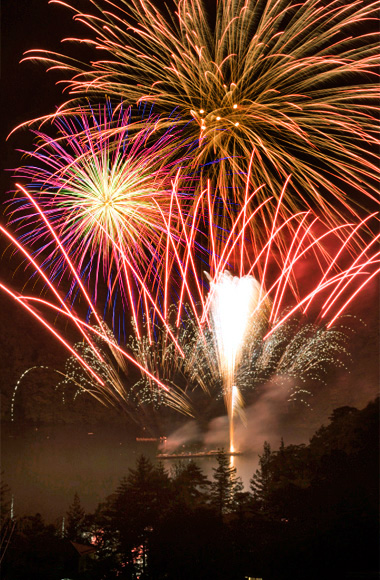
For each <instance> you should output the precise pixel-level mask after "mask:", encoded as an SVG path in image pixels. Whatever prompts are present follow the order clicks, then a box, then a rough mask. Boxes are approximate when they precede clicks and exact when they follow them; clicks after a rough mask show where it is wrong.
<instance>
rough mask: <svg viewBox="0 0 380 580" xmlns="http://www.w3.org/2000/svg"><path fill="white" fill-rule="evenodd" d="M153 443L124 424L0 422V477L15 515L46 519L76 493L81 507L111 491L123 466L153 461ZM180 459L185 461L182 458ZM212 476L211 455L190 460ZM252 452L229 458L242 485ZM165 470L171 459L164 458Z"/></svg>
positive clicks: (125, 472)
mask: <svg viewBox="0 0 380 580" xmlns="http://www.w3.org/2000/svg"><path fill="white" fill-rule="evenodd" d="M158 445H159V442H156V441H136V438H135V436H132V435H131V434H130V433H128V429H127V427H125V428H124V429H123V428H120V427H119V426H118V427H117V428H116V427H109V426H107V427H105V428H103V429H98V428H94V427H91V429H88V428H86V427H78V426H69V425H63V426H58V425H57V426H54V427H40V428H38V429H37V430H36V429H32V428H30V427H29V428H23V429H21V428H18V430H14V429H12V431H10V430H9V429H8V428H6V427H4V426H3V427H2V453H1V463H2V470H4V480H5V481H6V483H7V484H8V485H9V487H10V488H11V492H12V494H13V496H14V513H15V516H16V517H17V516H23V515H25V514H34V513H36V512H40V513H41V514H42V516H43V517H44V518H45V519H46V521H47V522H54V521H57V520H58V519H60V518H62V516H64V515H65V512H66V511H67V510H68V508H69V506H70V504H71V503H72V500H73V497H74V493H75V492H77V493H78V494H79V497H80V499H81V503H82V505H83V507H84V509H85V510H86V511H87V512H91V511H93V510H94V509H95V508H96V507H97V505H98V503H100V502H101V501H103V500H104V499H105V497H106V496H107V495H109V494H110V493H112V492H113V491H115V489H116V487H117V486H118V484H119V481H120V479H121V478H122V477H124V476H126V475H128V468H129V467H132V468H133V467H135V463H136V458H137V457H138V456H139V455H140V454H142V453H143V454H144V455H145V456H146V457H148V458H149V459H151V460H152V461H156V454H157V449H158ZM182 461H186V460H182ZM196 462H197V464H198V465H199V467H201V468H202V470H203V471H204V472H205V473H206V475H208V476H209V477H212V473H213V470H212V468H213V467H215V466H216V459H215V457H202V458H197V459H196ZM257 462H258V458H257V455H242V456H236V457H234V465H235V467H236V468H237V473H238V475H239V476H240V477H241V478H242V479H243V482H244V485H245V487H246V489H248V488H249V480H250V478H251V477H252V475H253V473H254V471H255V469H256V467H257ZM164 465H165V467H166V468H167V469H170V468H171V467H172V466H173V465H174V461H173V460H166V461H165V463H164Z"/></svg>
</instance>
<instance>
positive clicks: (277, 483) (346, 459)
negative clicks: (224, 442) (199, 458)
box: [1, 400, 379, 580]
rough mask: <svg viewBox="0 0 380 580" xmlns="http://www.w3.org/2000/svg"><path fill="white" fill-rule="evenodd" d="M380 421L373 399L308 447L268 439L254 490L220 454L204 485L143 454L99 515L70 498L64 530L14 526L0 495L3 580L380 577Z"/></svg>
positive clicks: (179, 467)
mask: <svg viewBox="0 0 380 580" xmlns="http://www.w3.org/2000/svg"><path fill="white" fill-rule="evenodd" d="M378 422H379V413H378V400H377V401H375V402H371V403H370V404H369V405H368V406H367V407H366V408H365V409H363V410H361V411H359V410H357V409H355V408H353V407H341V408H339V409H336V410H335V411H334V412H333V414H332V415H331V417H330V423H329V424H328V425H327V426H322V427H321V428H320V429H319V430H318V431H317V432H316V433H315V435H314V436H313V437H312V438H311V440H310V443H309V444H308V445H305V444H302V445H285V443H284V441H281V445H280V447H279V449H277V450H272V449H271V447H270V445H269V444H268V443H265V445H264V449H263V452H262V454H261V456H260V461H259V466H258V469H257V471H256V472H255V473H254V474H253V476H252V479H251V482H250V489H249V490H244V489H243V485H242V482H241V480H240V478H239V477H237V475H236V469H235V468H234V467H231V465H230V458H229V456H228V455H227V454H225V453H224V451H223V450H220V453H219V454H218V456H217V466H216V467H215V468H214V469H213V475H212V478H211V479H208V478H207V477H206V475H205V474H204V473H203V471H202V470H201V469H200V468H199V467H198V466H197V464H196V463H195V462H194V461H191V460H190V461H186V462H185V461H184V460H182V461H179V462H178V463H176V464H175V465H174V466H173V467H172V468H171V469H170V470H167V469H165V467H164V466H163V464H162V463H159V464H153V463H152V462H151V461H149V460H148V459H147V458H146V457H144V456H141V457H139V458H138V460H137V463H136V466H135V468H134V469H129V472H128V474H127V475H126V477H125V478H123V479H122V480H121V481H120V484H119V486H118V487H117V489H116V490H115V491H114V493H112V494H111V495H110V496H109V497H107V498H106V499H105V501H104V502H103V503H101V504H100V505H99V506H98V508H97V509H96V510H95V512H94V513H92V514H86V513H85V511H84V509H83V508H82V506H81V503H80V499H79V496H78V495H77V494H76V496H75V497H74V500H73V503H72V505H71V506H70V508H69V510H68V512H67V514H66V519H65V523H66V525H65V529H64V530H62V529H60V528H56V527H55V526H47V525H45V524H44V522H43V520H42V518H41V516H40V515H39V514H37V515H35V516H25V517H23V518H19V519H18V520H17V521H14V522H10V518H9V514H8V511H7V509H8V508H7V504H6V501H5V499H4V497H5V496H6V495H7V494H6V490H5V489H4V487H2V521H1V524H2V530H3V535H4V536H7V534H8V535H9V538H6V541H5V543H4V542H3V544H4V545H3V550H4V548H5V547H6V550H5V552H4V556H3V559H2V560H3V561H2V576H1V577H2V578H3V579H4V580H19V579H24V578H29V579H32V580H33V579H34V578H36V579H37V578H38V579H39V580H45V579H46V580H48V579H49V580H50V579H51V580H55V579H61V578H70V579H72V580H81V579H83V580H87V579H88V580H90V579H91V580H102V579H103V580H108V579H116V578H118V579H124V578H125V579H136V580H137V579H140V580H190V579H192V580H193V579H199V580H203V579H220V580H224V579H225V580H235V579H236V580H243V579H244V578H247V577H251V578H262V579H263V580H282V579H284V580H285V579H288V578H289V579H290V578H291V579H299V580H307V579H309V580H313V579H317V578H318V579H319V578H324V579H326V578H327V579H329V578H331V579H334V580H335V579H345V578H347V579H351V580H354V579H357V580H360V579H364V578H366V579H369V578H378V562H377V560H378V543H377V542H378V523H377V522H378ZM3 496H4V497H3ZM10 524H12V525H13V530H12V529H11V525H10ZM86 548H87V549H86Z"/></svg>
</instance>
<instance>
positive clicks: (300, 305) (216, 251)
mask: <svg viewBox="0 0 380 580" xmlns="http://www.w3.org/2000/svg"><path fill="white" fill-rule="evenodd" d="M26 193H27V192H26ZM172 193H173V196H174V198H173V204H172V205H173V207H177V210H178V213H177V214H176V215H177V225H176V228H177V233H176V235H175V236H174V235H173V234H172V232H171V229H170V228H169V227H168V228H167V232H166V237H163V245H164V247H165V251H166V252H168V254H169V256H170V258H169V259H167V258H166V255H167V254H166V255H165V256H164V258H163V261H162V263H163V264H165V267H166V272H165V275H164V276H163V277H162V278H159V277H158V278H155V284H157V283H159V285H160V290H159V292H157V288H155V290H154V293H152V292H151V289H150V288H149V286H148V285H146V286H144V288H142V287H141V288H140V292H141V293H142V295H144V296H150V297H151V302H150V312H149V315H151V318H150V319H149V320H151V322H150V324H151V328H152V331H154V328H155V327H157V321H158V320H160V324H164V323H165V322H166V339H165V340H166V341H167V342H168V344H170V345H172V347H173V348H174V351H175V350H177V355H176V356H177V359H178V360H179V361H180V360H182V361H186V360H187V361H189V360H192V361H193V365H194V367H196V365H195V364H194V354H191V356H190V353H189V350H188V349H187V348H184V343H183V342H181V341H178V340H177V338H176V337H177V335H176V333H177V332H179V329H180V328H181V325H182V318H185V319H186V317H187V318H188V316H189V315H190V314H191V316H193V318H194V321H195V323H196V326H197V328H198V331H199V333H200V335H199V336H200V337H202V336H203V338H201V339H200V340H202V341H203V343H202V344H204V345H205V344H206V343H207V336H208V335H209V333H210V332H211V331H212V328H213V321H212V316H211V315H210V307H211V305H212V303H213V295H214V293H215V288H216V287H217V285H218V283H219V282H220V280H221V279H222V278H223V277H226V276H228V275H227V274H225V270H226V269H230V270H231V271H232V272H233V271H234V270H235V271H236V272H239V274H243V275H242V276H240V279H244V275H250V276H253V278H256V279H257V280H259V284H260V287H262V290H261V289H260V290H259V299H258V303H257V309H258V312H261V313H262V312H263V310H264V311H265V308H266V306H265V305H266V304H267V301H270V302H271V304H272V306H271V312H269V313H268V316H270V314H271V313H273V312H274V313H276V316H272V319H273V320H272V321H271V324H270V325H269V326H267V328H266V330H265V332H266V334H265V336H264V337H263V342H264V343H265V344H269V345H270V344H273V341H274V339H275V337H278V336H279V334H278V333H279V332H281V328H282V327H284V328H286V327H287V326H286V325H287V324H288V323H289V321H290V320H291V318H293V317H294V315H295V314H296V313H297V312H298V313H299V314H301V313H302V312H303V310H307V311H308V313H310V312H311V309H312V307H314V305H315V306H316V307H317V308H316V309H317V310H318V312H320V300H321V299H322V300H324V301H325V302H326V307H327V306H328V307H329V311H328V317H327V316H326V324H329V323H331V321H332V320H335V318H336V315H337V312H338V313H339V315H340V314H341V312H343V310H344V309H346V308H347V306H348V305H349V304H350V302H351V300H352V299H353V298H354V297H355V296H356V294H357V292H358V291H359V290H360V288H361V287H364V286H365V284H368V283H369V282H370V281H371V280H372V279H373V278H374V276H376V275H377V273H378V272H379V270H380V268H379V255H380V253H379V252H378V251H376V250H377V249H376V246H375V243H376V241H377V239H375V240H374V239H371V237H369V239H370V240H371V241H370V242H369V243H367V245H366V248H365V249H364V250H362V252H361V253H360V254H359V255H358V256H356V257H354V258H353V257H352V256H351V254H350V252H349V251H348V249H347V244H343V245H342V244H341V242H340V239H339V238H337V235H336V230H337V228H334V229H332V230H326V229H325V228H323V229H322V233H321V232H319V233H318V234H316V233H315V232H314V231H313V229H314V228H315V226H316V221H315V219H314V218H313V217H312V216H310V215H309V213H307V212H301V213H300V214H299V215H295V216H292V218H291V219H293V220H294V222H295V223H296V224H297V227H296V228H292V229H290V228H289V229H287V225H288V221H289V219H290V218H289V219H284V217H283V216H282V214H281V212H280V211H278V216H279V217H278V223H276V227H275V229H273V228H271V231H270V236H269V239H267V240H266V241H265V243H261V244H260V243H259V242H257V243H252V230H251V229H250V223H251V221H252V220H253V219H256V218H257V217H258V218H260V209H259V208H256V209H255V210H252V208H251V207H249V206H248V205H246V206H244V207H243V208H242V209H241V211H240V213H239V214H238V217H237V220H239V222H237V223H236V224H234V226H235V227H233V228H232V229H231V231H229V232H224V231H223V230H221V229H220V228H219V227H218V226H217V224H215V222H214V221H213V220H212V219H209V220H208V219H207V215H208V213H209V212H212V211H213V209H214V198H213V197H212V196H211V195H210V189H209V188H206V189H205V190H203V191H202V192H201V195H200V196H199V199H198V201H197V203H196V204H195V208H196V211H195V210H193V211H192V212H191V213H190V214H187V213H185V214H181V212H183V211H185V210H184V209H183V207H182V206H181V204H180V203H179V200H178V199H177V198H176V194H175V191H174V192H172ZM29 195H30V194H29ZM28 199H30V197H28ZM247 200H249V196H248V197H247ZM267 203H275V202H274V200H268V201H267V202H265V204H267ZM262 205H263V204H262ZM35 207H36V206H35ZM37 207H38V206H37ZM275 213H276V210H275ZM36 216H37V213H36ZM38 216H40V217H41V219H42V215H41V212H38ZM38 216H37V217H38ZM376 217H377V216H373V219H376ZM202 220H203V221H202ZM201 221H202V226H201ZM368 221H369V218H368V219H367V218H366V219H365V220H363V221H362V222H360V223H358V224H350V223H345V224H342V225H341V226H340V228H341V231H345V232H346V236H347V237H349V236H359V235H360V236H363V237H365V236H367V237H368V236H369V234H368V231H369V228H368V227H367V226H368ZM45 223H46V222H45ZM164 223H167V224H169V223H170V222H169V221H168V222H165V220H164ZM239 223H240V224H241V223H243V225H244V228H245V229H241V228H240V227H239ZM50 227H51V226H50ZM0 231H1V232H2V233H3V234H4V233H5V229H4V228H2V230H0ZM50 231H51V233H52V234H53V232H54V230H53V229H52V230H50ZM284 231H287V239H288V240H289V241H288V248H287V254H286V256H287V258H286V260H285V261H280V260H278V259H276V257H273V255H274V256H275V254H276V251H277V249H278V247H279V245H280V244H283V239H284V237H282V238H281V241H279V238H280V235H279V233H280V232H284ZM294 231H296V232H298V233H297V236H296V237H294V235H293V232H294ZM54 233H55V232H54ZM6 235H7V237H8V239H10V240H11V241H12V240H14V245H15V247H16V248H18V250H19V251H20V249H21V247H22V246H23V245H22V244H21V243H20V242H18V241H17V240H15V239H14V237H12V236H11V235H8V234H6ZM292 236H293V237H292ZM379 237H380V234H379V236H378V238H379ZM54 239H55V241H56V243H57V251H60V252H62V260H66V261H67V260H70V258H69V256H68V253H67V252H66V251H65V250H64V245H63V244H62V242H61V241H60V240H59V238H58V236H57V234H55V237H54ZM285 239H286V237H285ZM327 239H331V241H332V247H333V250H332V251H331V248H330V250H329V251H328V252H326V251H325V248H324V246H323V244H324V243H325V242H326V240H327ZM205 240H206V243H207V241H208V242H209V247H208V248H207V245H206V243H205ZM114 244H116V243H115V242H114ZM24 249H25V248H24ZM24 249H23V250H22V253H23V254H24V255H25V256H26V257H27V259H28V261H29V264H30V265H31V266H33V268H34V269H35V271H36V275H37V277H38V278H40V279H41V281H43V283H45V285H47V286H48V288H50V290H51V291H52V292H53V295H54V297H55V298H56V299H57V301H58V304H54V303H53V302H49V301H48V300H43V299H42V298H38V297H37V296H26V295H19V294H17V293H15V292H13V291H12V290H10V289H9V288H8V286H7V285H5V284H2V285H1V286H0V287H1V289H2V290H3V291H5V292H7V293H8V295H11V296H12V297H13V298H14V299H15V300H17V301H18V302H19V303H20V304H21V305H22V306H23V307H24V308H25V309H26V310H28V311H29V312H30V313H31V314H32V315H33V316H35V317H36V318H37V319H38V320H39V321H40V323H41V324H43V325H44V326H45V327H46V328H48V329H49V331H50V332H52V333H53V335H54V336H55V337H56V338H57V339H58V340H60V342H61V343H62V344H63V345H64V346H65V347H66V348H67V349H68V350H69V351H70V353H71V354H72V355H74V356H76V357H77V360H78V361H79V363H80V364H81V365H82V366H83V367H84V368H85V369H86V372H88V373H90V375H92V377H93V379H94V384H95V387H96V389H97V392H98V394H99V396H103V397H104V398H105V399H106V400H112V399H113V395H112V394H110V393H107V390H108V389H112V388H114V387H112V385H109V384H107V385H104V381H103V380H102V378H101V376H99V375H98V374H97V373H96V372H95V371H94V369H93V368H92V367H91V366H89V365H88V363H87V362H86V360H81V358H80V355H79V354H78V353H75V351H73V349H72V347H71V346H70V344H69V342H68V341H67V340H66V339H65V338H64V337H63V336H61V335H60V334H59V333H58V332H57V330H55V329H54V328H53V326H52V324H51V323H49V322H48V319H49V310H50V312H51V313H52V314H53V315H54V316H56V315H57V314H60V315H63V316H64V318H66V319H67V320H70V321H71V322H72V323H73V324H75V325H76V326H77V328H78V327H79V328H80V329H81V334H82V336H83V338H84V340H86V339H87V337H88V336H89V335H90V334H91V336H93V333H94V334H95V335H96V334H97V333H98V336H99V331H97V330H96V329H95V328H94V327H92V326H91V325H90V324H88V323H87V322H85V320H83V319H82V317H81V316H80V315H77V314H73V310H72V304H71V300H70V295H68V296H66V298H65V299H64V300H63V299H62V298H61V296H60V293H59V292H58V288H57V287H56V286H53V280H52V279H51V277H50V276H49V275H48V270H47V268H46V267H45V270H46V272H43V270H42V269H40V270H39V269H38V268H39V266H38V262H37V260H36V259H34V258H33V257H32V256H31V254H30V253H29V252H28V251H27V250H26V249H25V251H24ZM115 251H117V252H119V254H120V255H121V254H122V249H121V248H118V247H116V249H115ZM316 252H318V254H317V256H316ZM242 255H243V256H245V257H249V258H250V259H247V258H245V259H244V261H243V262H242V260H241V256H242ZM305 261H306V262H305ZM299 263H301V265H302V264H303V267H305V264H306V263H307V267H309V268H310V270H311V271H313V276H315V282H314V286H313V287H312V288H311V289H310V285H309V284H308V285H306V286H305V287H304V278H302V279H299V274H298V270H297V267H298V264H299ZM316 264H318V268H319V270H318V272H319V274H318V276H319V277H318V276H317V275H316V274H315V265H316ZM205 268H206V269H208V270H209V272H210V285H209V287H207V286H206V284H205V281H204V280H203V281H202V272H203V271H204V269H205ZM66 272H67V273H69V274H70V276H73V277H76V276H77V277H78V278H79V280H78V285H79V288H80V289H83V291H84V292H85V293H86V294H84V303H85V304H88V303H89V302H88V301H89V293H88V291H86V289H85V288H84V286H83V283H81V284H79V282H80V281H81V278H80V276H79V275H78V274H77V273H76V271H75V268H73V264H72V262H71V261H70V262H69V263H68V264H67V267H66ZM263 272H265V276H266V279H263V278H262V274H263ZM69 282H70V283H72V280H69ZM141 282H144V280H143V279H142V281H141ZM59 283H60V284H61V283H62V281H61V280H59ZM178 284H179V287H178ZM181 285H182V286H181ZM141 286H142V284H141ZM54 288H55V290H54ZM182 288H183V291H182ZM280 288H281V290H280ZM84 292H83V293H84ZM90 293H91V292H90ZM190 294H191V297H192V299H191V301H189V300H188V296H189V295H190ZM175 295H177V298H176V299H175ZM338 295H339V296H338ZM86 296H87V298H86ZM338 298H339V299H338ZM164 303H165V304H172V308H174V309H175V311H176V321H175V323H174V324H173V325H169V323H168V322H167V321H165V319H164V317H163V316H162V312H161V310H162V311H163V304H164ZM29 304H39V305H40V306H43V308H44V310H43V313H44V314H42V313H41V312H37V311H36V310H35V309H34V308H33V307H31V306H29ZM65 304H66V306H65ZM185 304H186V307H185V306H184V305H185ZM198 304H199V308H200V309H199V310H198ZM284 304H288V305H289V306H288V309H287V310H286V311H285V312H284V311H283V305H284ZM293 304H294V305H293ZM92 308H93V310H94V311H95V312H96V309H95V306H94V305H93V304H92ZM167 312H168V310H167ZM180 312H182V314H180V316H179V313H180ZM211 312H212V310H211ZM281 312H282V313H281ZM280 313H281V314H280ZM158 314H160V316H158ZM309 316H310V314H309ZM311 316H314V315H313V314H312V313H311ZM94 317H95V320H96V319H97V318H96V316H95V313H94ZM97 317H98V318H99V319H100V316H99V314H98V315H97ZM276 317H277V318H276ZM243 318H244V317H243ZM103 324H104V323H103V321H102V320H101V323H100V325H98V326H99V327H100V328H102V325H103ZM147 326H148V325H147ZM164 326H165V324H164ZM176 329H177V330H176ZM250 332H251V333H252V329H251V330H250ZM100 334H101V336H99V338H101V339H102V340H103V341H105V343H107V344H108V345H109V348H110V349H111V350H112V351H113V352H114V354H115V353H116V352H117V353H119V354H118V356H119V357H122V358H124V357H125V358H126V359H127V360H129V362H131V363H132V364H137V366H138V368H140V371H141V372H143V373H145V372H146V373H147V375H148V376H149V379H147V380H148V382H149V383H150V384H151V385H152V384H153V383H152V382H154V381H155V382H156V383H157V384H158V385H159V387H160V388H161V389H162V392H163V393H168V395H167V398H168V399H169V398H170V397H171V398H172V402H173V406H176V408H183V409H184V412H189V411H188V409H189V405H190V403H189V401H188V400H187V398H186V393H185V394H182V393H181V392H180V390H179V389H178V388H177V386H176V383H174V382H170V381H169V385H167V384H165V381H164V380H162V381H161V380H160V376H159V374H158V376H157V374H155V373H156V371H157V370H159V368H158V366H157V367H156V368H153V369H152V370H149V366H150V363H149V361H147V360H140V358H139V357H137V360H136V357H131V356H130V355H129V353H128V352H127V351H126V350H125V349H123V348H121V347H120V346H119V345H118V344H117V342H116V341H115V340H113V339H112V340H111V339H110V337H109V336H108V335H107V333H106V331H105V329H103V331H102V332H101V333H100ZM242 335H244V329H243V330H241V333H240V336H242ZM87 342H89V341H88V340H87ZM148 342H149V341H148ZM176 342H177V345H178V346H176ZM243 342H244V341H243ZM246 342H252V340H250V341H249V340H248V341H246ZM151 346H153V345H151ZM89 348H90V349H92V350H93V351H94V353H95V352H96V345H95V348H94V346H93V345H91V344H90V343H89ZM199 348H201V346H200V347H199ZM214 352H215V350H214ZM99 354H100V356H101V353H99ZM182 355H184V356H182ZM195 358H196V357H195ZM237 361H238V362H239V353H238V351H237V350H236V351H233V353H232V356H231V357H228V356H226V357H225V362H226V365H225V369H227V371H228V373H229V376H231V375H232V373H233V372H235V374H236V371H239V366H242V365H239V364H238V365H237V364H236V363H237ZM99 364H101V360H99ZM177 364H178V365H179V366H181V364H184V363H180V362H178V363H177ZM223 364H224V363H223ZM144 365H145V366H144ZM119 366H120V365H119ZM236 367H238V368H236ZM186 372H188V371H186ZM214 374H215V372H214ZM216 374H217V373H216ZM219 374H220V372H219ZM91 380H92V379H91ZM239 380H240V379H239V377H238V380H236V381H235V384H233V381H232V379H231V380H229V385H230V387H232V386H238V387H239V388H240V383H239ZM143 381H145V379H144V380H143ZM201 382H202V381H201ZM203 386H205V381H203ZM168 387H169V391H168V390H167V389H168ZM224 392H226V393H228V389H227V388H225V389H224ZM165 396H166V395H165ZM227 396H228V394H227ZM228 406H229V408H231V404H230V403H228ZM185 409H187V410H186V411H185Z"/></svg>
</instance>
